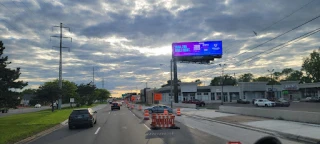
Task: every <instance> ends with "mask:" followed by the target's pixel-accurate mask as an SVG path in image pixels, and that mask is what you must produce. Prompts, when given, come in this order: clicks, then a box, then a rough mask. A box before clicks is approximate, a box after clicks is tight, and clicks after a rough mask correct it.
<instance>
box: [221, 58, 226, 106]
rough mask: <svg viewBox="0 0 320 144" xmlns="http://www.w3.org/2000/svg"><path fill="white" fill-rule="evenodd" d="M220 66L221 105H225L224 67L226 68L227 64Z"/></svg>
mask: <svg viewBox="0 0 320 144" xmlns="http://www.w3.org/2000/svg"><path fill="white" fill-rule="evenodd" d="M219 66H220V67H221V74H222V75H221V80H220V81H221V105H223V100H224V95H223V83H224V76H223V73H224V66H226V64H219Z"/></svg>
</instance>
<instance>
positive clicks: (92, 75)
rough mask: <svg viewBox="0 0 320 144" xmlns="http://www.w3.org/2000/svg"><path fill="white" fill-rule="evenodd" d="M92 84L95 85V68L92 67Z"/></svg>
mask: <svg viewBox="0 0 320 144" xmlns="http://www.w3.org/2000/svg"><path fill="white" fill-rule="evenodd" d="M92 82H93V85H94V67H92Z"/></svg>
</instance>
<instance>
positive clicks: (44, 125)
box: [0, 104, 97, 144]
mask: <svg viewBox="0 0 320 144" xmlns="http://www.w3.org/2000/svg"><path fill="white" fill-rule="evenodd" d="M96 105H97V104H93V105H91V106H82V107H81V108H87V107H94V106H96ZM73 109H74V108H63V109H61V110H55V111H54V112H51V109H50V110H42V111H38V112H32V113H25V114H17V115H11V116H5V117H1V118H0V144H7V143H14V142H17V141H19V140H22V139H24V138H27V137H29V136H32V135H34V134H36V133H39V132H41V131H43V130H46V129H48V128H51V127H53V126H55V125H57V124H59V123H61V122H63V121H64V120H66V119H68V117H69V115H70V113H71V112H72V110H73Z"/></svg>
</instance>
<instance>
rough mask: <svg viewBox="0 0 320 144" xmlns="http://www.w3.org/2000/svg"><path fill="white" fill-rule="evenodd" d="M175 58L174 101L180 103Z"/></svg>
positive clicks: (174, 59) (174, 60) (174, 61)
mask: <svg viewBox="0 0 320 144" xmlns="http://www.w3.org/2000/svg"><path fill="white" fill-rule="evenodd" d="M172 59H173V82H174V86H173V89H174V102H175V103H178V71H177V59H176V58H172Z"/></svg>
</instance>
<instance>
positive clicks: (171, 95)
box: [170, 58, 173, 108]
mask: <svg viewBox="0 0 320 144" xmlns="http://www.w3.org/2000/svg"><path fill="white" fill-rule="evenodd" d="M172 61H173V60H172V58H171V60H170V103H171V108H173V107H172V103H173V93H172V86H173V82H172Z"/></svg>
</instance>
